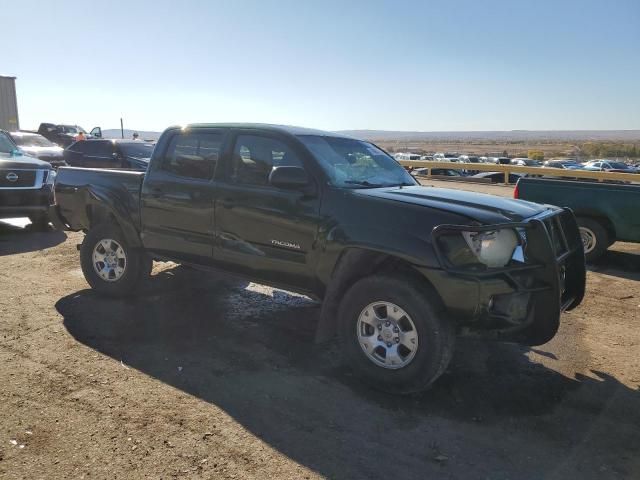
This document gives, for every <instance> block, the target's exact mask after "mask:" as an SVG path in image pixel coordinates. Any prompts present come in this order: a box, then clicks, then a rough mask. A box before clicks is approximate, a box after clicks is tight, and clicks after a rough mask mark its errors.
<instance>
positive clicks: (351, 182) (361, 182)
mask: <svg viewBox="0 0 640 480" xmlns="http://www.w3.org/2000/svg"><path fill="white" fill-rule="evenodd" d="M343 183H347V184H349V185H361V186H363V187H370V188H374V187H382V186H383V185H382V184H380V183H371V182H369V181H368V180H345V181H344V182H343Z"/></svg>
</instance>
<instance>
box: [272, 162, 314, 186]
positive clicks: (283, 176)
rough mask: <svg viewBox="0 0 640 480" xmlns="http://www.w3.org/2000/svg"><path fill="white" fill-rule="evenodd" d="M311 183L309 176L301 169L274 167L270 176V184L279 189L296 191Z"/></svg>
mask: <svg viewBox="0 0 640 480" xmlns="http://www.w3.org/2000/svg"><path fill="white" fill-rule="evenodd" d="M309 183H310V181H309V175H307V172H306V171H305V170H304V168H301V167H273V168H272V169H271V173H270V174H269V184H271V185H273V186H274V187H278V188H283V189H288V190H296V189H301V188H303V187H306V186H308V185H309Z"/></svg>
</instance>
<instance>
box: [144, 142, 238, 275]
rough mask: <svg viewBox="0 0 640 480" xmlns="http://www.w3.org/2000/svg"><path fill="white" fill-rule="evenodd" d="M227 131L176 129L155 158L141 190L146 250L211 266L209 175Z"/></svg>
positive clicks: (211, 194) (212, 198)
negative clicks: (162, 151) (162, 150)
mask: <svg viewBox="0 0 640 480" xmlns="http://www.w3.org/2000/svg"><path fill="white" fill-rule="evenodd" d="M225 135H226V131H225V130H223V129H209V130H197V129H196V130H186V131H182V130H176V131H175V133H174V134H173V136H172V137H170V138H169V139H168V140H167V142H165V143H164V146H162V145H158V146H157V147H156V148H164V153H163V154H161V155H158V156H156V157H155V158H154V161H153V162H152V164H151V166H150V169H149V171H148V172H147V178H146V179H145V181H144V183H143V186H142V194H141V205H142V206H141V209H142V210H141V215H142V226H143V228H142V239H143V243H144V246H145V248H147V249H149V250H153V251H156V252H159V253H161V254H166V255H167V256H169V257H176V258H178V259H184V260H192V261H194V262H198V263H202V262H205V263H206V262H209V261H211V259H212V256H213V234H214V198H215V197H214V188H213V183H212V182H213V173H214V171H215V168H216V165H217V163H218V157H219V155H220V152H221V149H222V146H223V143H224V139H225Z"/></svg>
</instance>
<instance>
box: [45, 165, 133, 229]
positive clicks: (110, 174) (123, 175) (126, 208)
mask: <svg viewBox="0 0 640 480" xmlns="http://www.w3.org/2000/svg"><path fill="white" fill-rule="evenodd" d="M144 176H145V172H140V171H134V170H127V169H103V168H78V167H61V168H59V169H58V175H57V177H56V183H55V198H56V207H55V208H56V212H55V214H56V215H57V217H59V219H60V221H61V222H62V223H63V224H64V226H65V227H67V228H69V229H70V230H75V231H77V230H86V229H88V228H89V226H90V223H91V220H90V217H91V215H95V214H96V211H93V210H94V208H95V209H99V208H100V205H101V204H102V203H104V204H107V205H113V206H114V207H115V209H116V211H117V212H118V214H120V215H122V216H124V217H126V218H129V219H131V220H132V221H133V224H134V225H137V226H139V225H140V191H141V187H142V181H143V179H144Z"/></svg>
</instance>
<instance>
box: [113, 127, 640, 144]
mask: <svg viewBox="0 0 640 480" xmlns="http://www.w3.org/2000/svg"><path fill="white" fill-rule="evenodd" d="M133 132H138V134H139V135H140V137H141V138H142V139H144V140H157V139H158V138H159V137H160V134H161V133H162V132H153V131H147V130H131V129H125V130H124V138H132V136H133ZM338 133H343V134H345V135H349V136H351V137H356V138H361V139H363V140H385V141H394V140H398V141H404V142H407V141H410V142H439V141H444V142H447V141H455V142H482V141H489V142H544V141H549V142H570V141H576V142H588V141H590V140H591V141H607V140H609V141H615V142H640V130H510V131H477V132H405V131H393V130H340V131H339V132H338ZM102 135H103V136H104V138H121V134H120V129H119V128H118V129H116V128H112V129H105V130H102Z"/></svg>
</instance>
